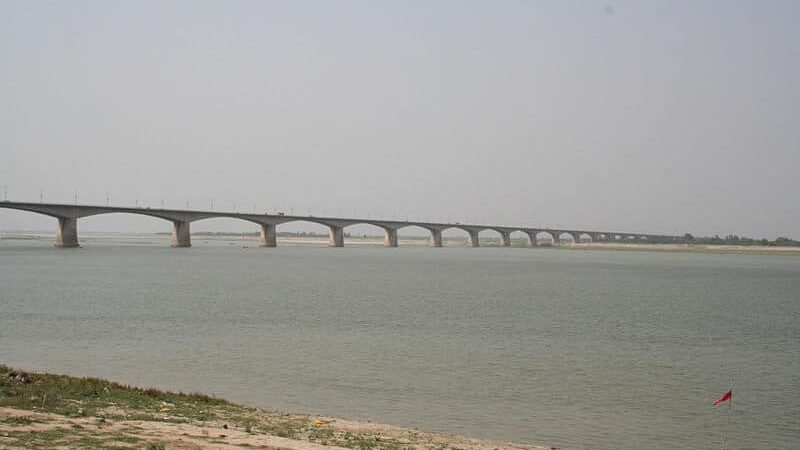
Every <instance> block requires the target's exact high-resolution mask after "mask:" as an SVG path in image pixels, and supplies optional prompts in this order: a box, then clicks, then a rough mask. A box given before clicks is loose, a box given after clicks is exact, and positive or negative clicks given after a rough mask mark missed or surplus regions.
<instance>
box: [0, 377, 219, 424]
mask: <svg viewBox="0 0 800 450" xmlns="http://www.w3.org/2000/svg"><path fill="white" fill-rule="evenodd" d="M11 371H12V369H11V368H10V367H7V366H4V365H0V374H2V376H0V406H6V407H12V408H18V409H25V410H31V411H40V412H47V413H55V414H60V415H63V416H67V417H87V416H94V415H95V414H96V413H97V412H98V410H101V409H104V408H109V407H118V408H122V409H124V410H130V411H132V412H134V413H136V414H138V415H139V416H140V417H139V418H140V419H142V420H153V419H156V418H158V417H157V416H159V417H161V416H163V415H164V414H161V413H159V411H160V410H161V408H162V407H165V406H166V407H167V408H169V412H168V415H169V416H170V417H183V418H188V419H196V420H211V419H213V418H214V414H213V412H211V411H213V410H214V408H216V407H224V406H232V405H231V404H230V403H229V402H226V401H225V400H221V399H218V398H214V397H209V396H207V395H203V394H184V393H180V392H179V393H175V392H168V391H160V390H157V389H153V388H148V389H142V388H137V387H131V386H126V385H123V384H119V383H114V382H111V381H105V380H100V379H97V378H75V377H70V376H66V375H52V374H28V375H29V377H30V381H31V382H30V383H20V382H17V381H14V380H11V379H10V378H9V377H7V376H5V374H7V373H9V372H11Z"/></svg>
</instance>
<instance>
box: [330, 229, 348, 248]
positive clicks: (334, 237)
mask: <svg viewBox="0 0 800 450" xmlns="http://www.w3.org/2000/svg"><path fill="white" fill-rule="evenodd" d="M329 227H330V229H331V230H330V232H329V233H328V247H344V227H340V226H337V225H329Z"/></svg>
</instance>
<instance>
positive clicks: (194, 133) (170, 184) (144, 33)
mask: <svg viewBox="0 0 800 450" xmlns="http://www.w3.org/2000/svg"><path fill="white" fill-rule="evenodd" d="M798 43H800V2H797V1H786V2H779V1H752V2H734V1H718V2H697V1H686V2H679V1H663V2H654V1H653V2H648V1H630V2H627V1H605V2H594V1H550V2H538V1H529V2H522V1H483V2H472V1H452V2H447V1H435V2H433V1H427V2H410V1H402V2H401V1H391V2H390V1H385V2H377V1H363V2H355V1H350V2H345V1H340V2H331V1H319V2H298V1H287V2H267V1H253V2H248V1H218V2H198V1H185V2H178V1H174V2H168V1H153V2H145V1H127V2H120V1H70V2H63V1H52V2H45V1H35V2H33V1H5V0H3V1H0V186H2V185H7V186H8V197H9V199H11V200H20V201H23V200H29V201H38V200H39V195H40V192H41V191H42V190H44V200H45V201H52V202H72V201H73V193H74V192H75V191H77V192H78V199H79V201H80V202H86V203H99V204H103V203H105V198H106V192H108V193H109V196H110V199H111V203H112V204H119V205H126V206H132V205H134V203H135V202H136V199H137V198H138V201H139V204H140V205H144V206H152V207H157V206H159V205H160V202H161V198H162V197H163V199H164V202H165V203H166V206H167V207H181V208H182V207H184V206H185V202H186V198H187V197H188V198H189V199H190V200H189V201H190V205H191V207H193V208H203V209H207V208H209V207H210V203H211V201H212V200H213V201H214V206H215V209H217V210H219V209H232V208H233V204H234V203H235V204H236V207H237V209H238V210H240V211H248V212H249V211H252V209H253V207H255V208H256V211H259V212H264V211H268V210H269V211H272V210H273V209H274V208H275V207H278V208H279V209H282V210H284V211H286V212H287V213H288V212H289V211H290V210H293V211H294V212H295V213H297V214H308V212H309V211H310V212H311V213H312V214H315V215H322V214H323V212H326V213H327V214H329V215H332V214H339V212H340V211H341V212H342V213H343V214H344V215H348V216H349V215H352V214H353V212H354V210H355V212H356V214H357V215H359V216H366V215H367V214H369V215H371V216H372V217H375V216H378V215H381V216H383V217H391V216H392V215H395V216H396V217H397V218H405V217H406V216H408V217H409V219H417V218H418V217H419V218H421V219H425V220H437V221H438V220H446V219H447V218H448V217H449V218H450V219H451V220H453V221H460V222H468V221H469V222H476V221H480V222H493V223H503V224H526V225H537V226H538V225H549V226H554V227H559V226H563V227H573V228H584V229H613V230H622V231H646V232H658V233H680V234H682V233H684V232H693V233H696V234H714V233H719V234H727V233H736V234H744V235H751V236H756V237H762V236H763V237H775V236H778V235H785V236H790V237H794V238H800V208H798V196H800V183H798V175H799V174H800V88H799V87H798V85H799V83H798V80H800V45H799V44H798ZM201 223H203V222H201ZM201 223H198V224H197V225H195V226H194V229H195V230H198V229H203V228H208V229H213V228H214V227H221V228H231V227H233V228H237V229H241V228H249V226H247V225H245V224H243V223H239V222H235V221H234V222H229V221H224V220H223V221H209V222H208V223H207V224H206V225H205V226H201V225H200V224H201ZM54 227H55V225H54V221H53V219H50V218H43V217H40V216H38V215H35V214H32V213H24V212H9V211H7V210H2V209H0V229H46V230H51V229H53V228H54ZM80 227H81V229H83V230H87V229H89V230H91V229H94V230H120V231H122V230H134V231H169V230H170V229H171V228H170V227H171V225H169V224H168V223H167V222H163V221H159V220H157V219H149V218H143V219H137V218H135V217H134V216H129V215H113V216H107V217H102V218H101V217H95V218H91V219H85V220H81V222H80Z"/></svg>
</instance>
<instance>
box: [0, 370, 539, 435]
mask: <svg viewBox="0 0 800 450" xmlns="http://www.w3.org/2000/svg"><path fill="white" fill-rule="evenodd" d="M20 447H22V448H53V449H55V448H58V449H65V448H66V449H78V448H96V449H116V450H120V449H132V448H137V449H148V450H151V449H152V450H158V449H197V448H200V449H235V448H238V449H241V448H269V449H286V450H322V449H332V448H334V449H336V448H342V449H344V448H350V449H358V450H405V449H408V450H542V449H543V447H535V446H532V445H526V444H516V443H509V442H499V441H490V440H481V439H472V438H466V437H462V436H456V435H452V434H446V433H430V432H425V431H420V430H417V429H408V428H400V427H395V426H391V425H383V424H376V423H371V422H366V423H365V422H355V421H351V420H345V419H340V418H334V417H319V416H312V415H307V414H289V413H282V412H277V411H269V410H266V409H260V408H252V407H248V406H242V405H237V404H233V403H230V402H228V401H226V400H222V399H218V398H214V397H209V396H207V395H203V394H183V393H174V392H165V391H160V390H156V389H141V388H137V387H131V386H125V385H122V384H118V383H114V382H110V381H105V380H100V379H94V378H76V377H71V376H67V375H55V374H47V373H29V372H23V371H19V370H14V369H11V368H9V367H6V366H4V365H0V449H11V448H20Z"/></svg>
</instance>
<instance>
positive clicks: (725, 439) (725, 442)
mask: <svg viewBox="0 0 800 450" xmlns="http://www.w3.org/2000/svg"><path fill="white" fill-rule="evenodd" d="M732 409H733V379H731V399H730V400H728V414H727V417H726V418H725V432H724V433H723V434H722V450H728V427H729V426H730V423H731V410H732Z"/></svg>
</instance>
